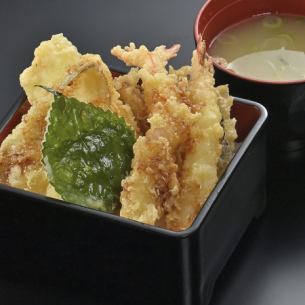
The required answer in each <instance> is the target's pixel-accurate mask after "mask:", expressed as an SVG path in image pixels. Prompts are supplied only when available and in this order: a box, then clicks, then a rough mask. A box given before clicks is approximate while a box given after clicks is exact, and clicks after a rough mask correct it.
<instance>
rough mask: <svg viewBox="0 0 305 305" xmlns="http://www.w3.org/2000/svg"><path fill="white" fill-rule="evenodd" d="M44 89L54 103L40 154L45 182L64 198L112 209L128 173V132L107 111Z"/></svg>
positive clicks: (130, 140)
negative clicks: (46, 178) (52, 98)
mask: <svg viewBox="0 0 305 305" xmlns="http://www.w3.org/2000/svg"><path fill="white" fill-rule="evenodd" d="M45 89H46V90H48V89H47V88H45ZM48 91H49V92H51V93H53V95H54V102H53V103H52V108H51V110H50V113H49V124H48V128H47V131H46V134H45V141H44V142H43V148H42V153H43V163H44V165H45V168H46V170H47V173H48V178H49V180H50V183H51V184H52V185H53V186H54V188H55V190H56V191H57V192H58V193H59V194H60V195H61V196H62V198H63V199H64V200H66V201H69V202H72V203H76V204H79V205H83V206H87V207H90V208H94V209H97V210H102V211H107V212H113V211H114V210H115V209H116V208H118V207H119V205H120V203H119V196H120V192H121V181H122V179H124V178H125V177H126V176H127V175H128V174H129V172H130V168H131V160H132V158H133V149H132V147H133V144H134V143H135V135H134V132H133V131H132V129H131V128H129V127H128V126H127V125H126V123H125V121H124V119H123V118H119V117H118V116H117V115H116V114H114V113H112V112H110V111H104V110H102V109H101V108H97V107H94V106H93V105H90V104H85V103H81V102H79V101H78V100H76V99H75V98H67V97H65V96H63V95H61V94H59V93H57V92H53V91H50V90H48Z"/></svg>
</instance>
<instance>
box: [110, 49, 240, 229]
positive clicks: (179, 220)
mask: <svg viewBox="0 0 305 305" xmlns="http://www.w3.org/2000/svg"><path fill="white" fill-rule="evenodd" d="M156 50H157V49H155V50H154V51H152V52H149V51H148V50H147V49H146V48H145V47H143V46H141V47H140V48H139V49H136V48H135V45H134V44H131V45H130V47H126V48H124V49H123V48H121V47H115V48H114V49H113V50H112V54H114V55H115V56H117V57H118V58H119V59H122V60H123V61H124V62H126V64H127V65H133V66H138V67H139V68H140V69H136V70H133V71H132V72H131V73H130V74H127V75H126V76H123V77H121V78H119V79H118V80H117V82H116V86H117V88H119V90H120V88H122V87H123V86H125V88H126V87H127V88H128V91H127V90H126V91H125V93H126V94H125V95H122V96H124V97H123V98H122V99H123V102H126V101H127V103H128V100H130V99H132V96H131V94H132V92H134V90H137V92H138V93H139V94H140V96H141V103H142V104H144V105H145V108H146V112H147V114H148V117H149V119H148V121H149V122H150V129H149V130H148V131H147V133H146V135H145V137H141V138H140V139H139V140H138V142H137V143H136V145H135V157H134V160H133V166H132V167H133V170H132V173H131V174H130V176H129V177H127V178H126V179H125V180H124V181H123V183H122V185H123V191H122V193H121V203H122V208H121V216H125V217H128V218H131V219H135V220H138V221H141V222H145V223H149V224H158V225H162V226H165V227H166V228H169V229H171V230H176V231H178V230H183V229H185V228H187V227H188V226H190V225H191V223H192V222H193V220H194V218H195V217H196V215H197V214H198V211H199V210H200V208H201V207H202V204H203V203H204V202H205V200H206V199H207V197H208V196H209V194H210V192H211V191H212V189H213V188H214V186H215V184H216V183H217V181H218V163H219V160H220V156H221V154H222V145H221V143H222V139H223V137H224V138H225V139H226V141H230V143H233V140H234V133H233V130H235V129H234V124H235V123H234V121H233V120H231V119H230V107H231V104H230V102H231V101H232V100H231V98H230V97H228V96H226V95H225V94H220V93H223V89H222V88H219V89H218V90H217V89H216V88H215V87H214V78H213V67H212V64H211V62H210V61H208V60H204V44H202V47H201V49H199V50H198V52H197V51H195V52H194V53H193V59H192V66H191V67H189V66H186V67H182V68H180V69H179V70H175V69H173V68H170V69H169V72H167V70H166V68H165V65H166V64H167V60H168V59H169V58H170V57H174V56H176V52H177V51H178V47H177V46H175V47H173V48H170V49H168V50H170V51H168V50H166V49H165V48H162V49H158V52H156ZM161 50H162V52H161V55H160V51H161ZM169 54H171V56H169ZM160 58H162V59H160ZM130 79H133V80H136V81H133V82H132V81H129V82H126V80H130ZM189 79H190V80H189ZM139 80H141V85H140V84H139ZM222 124H223V125H224V126H226V129H227V130H228V133H227V135H225V136H224V130H223V127H222ZM157 143H159V144H157ZM160 143H162V145H160ZM228 147H229V146H228ZM230 148H231V146H230Z"/></svg>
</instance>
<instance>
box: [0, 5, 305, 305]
mask: <svg viewBox="0 0 305 305" xmlns="http://www.w3.org/2000/svg"><path fill="white" fill-rule="evenodd" d="M253 1H254V0H253ZM202 4H203V1H199V0H192V1H186V0H175V1H174V0H168V1H161V0H154V1H148V0H146V1H144V0H143V1H136V0H129V1H123V0H112V1H105V0H104V1H101V0H100V1H98V0H89V1H79V0H78V1H70V0H69V1H67V0H66V1H59V0H55V1H33V0H31V1H16V0H11V1H7V0H4V1H3V0H2V1H1V2H0V39H1V40H0V120H1V119H3V118H4V117H5V115H6V114H7V113H8V111H9V109H10V108H11V107H12V105H13V104H14V102H15V101H16V99H17V98H18V97H19V95H20V92H21V89H20V86H19V82H18V76H19V74H20V73H21V72H22V70H23V69H24V68H25V67H27V66H28V65H30V62H31V60H32V58H33V50H34V48H35V47H36V46H37V45H38V44H39V43H40V42H41V41H42V40H47V39H49V38H50V36H51V35H52V34H55V33H60V32H63V33H64V35H65V36H66V37H68V38H69V39H70V40H71V41H72V42H73V43H74V44H75V45H76V46H77V47H78V49H79V51H80V52H83V53H86V52H89V53H99V54H101V55H102V57H103V59H104V61H105V62H106V63H107V64H108V65H110V67H111V68H114V69H118V70H122V71H124V69H125V67H124V66H122V65H121V63H120V62H118V61H116V60H115V59H114V58H112V57H111V55H110V49H111V47H113V46H114V45H116V44H121V45H125V44H128V43H129V42H130V41H133V42H135V43H137V44H145V45H147V46H149V47H155V46H157V45H160V44H166V45H171V44H173V43H180V44H181V45H182V49H181V51H180V53H179V56H178V57H177V58H176V59H175V60H173V61H172V64H173V65H175V66H180V65H184V64H188V63H189V61H190V58H191V51H192V50H193V48H194V47H195V43H194V38H193V24H194V19H195V16H196V13H197V11H198V10H199V8H200V7H201V5H202ZM304 160H305V157H304V156H303V155H302V153H301V154H300V155H299V156H296V157H295V158H293V159H289V160H288V159H286V160H285V161H283V159H282V157H280V156H279V155H274V156H273V157H272V159H271V161H272V165H271V163H269V168H268V170H269V175H268V202H267V209H266V212H265V213H264V215H263V217H262V218H261V219H260V220H258V221H256V222H254V223H252V224H251V225H250V227H249V229H248V231H247V232H246V234H245V236H244V238H243V239H242V241H241V242H240V244H239V246H238V248H237V249H236V251H235V252H234V254H233V256H232V258H231V260H230V261H229V263H228V265H227V266H226V267H225V269H224V270H223V273H222V274H221V276H220V278H219V281H218V282H217V285H216V289H215V291H214V295H213V299H212V305H286V304H287V305H304V304H305V190H304V183H305V179H304V172H305V171H304V169H305V167H304V165H305V164H304V163H305V162H304ZM0 247H1V245H0ZM0 304H1V305H48V304H52V305H53V304H54V305H70V304H73V305H77V304H86V305H91V304H99V303H98V300H97V299H96V298H95V297H94V295H90V294H89V293H86V291H80V290H78V291H72V290H71V291H70V290H64V289H63V288H61V287H52V286H45V285H43V283H41V282H40V281H39V279H38V280H37V281H36V282H33V281H27V280H26V279H24V278H22V277H19V276H18V274H12V275H11V276H10V277H9V278H8V277H6V276H4V275H2V274H1V270H0ZM103 305H106V304H103ZM122 305H123V304H122ZM143 305H145V304H143ZM160 305H164V304H160Z"/></svg>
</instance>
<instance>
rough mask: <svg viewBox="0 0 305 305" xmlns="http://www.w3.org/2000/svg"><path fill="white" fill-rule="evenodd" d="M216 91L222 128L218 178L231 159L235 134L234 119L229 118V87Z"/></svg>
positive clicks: (220, 87) (231, 102) (230, 99)
mask: <svg viewBox="0 0 305 305" xmlns="http://www.w3.org/2000/svg"><path fill="white" fill-rule="evenodd" d="M217 91H218V94H219V98H218V105H219V108H220V111H221V114H222V126H223V128H224V137H223V140H222V154H221V157H220V159H219V163H218V176H220V175H222V173H223V172H224V170H225V169H226V167H227V165H228V163H229V162H230V160H231V159H232V157H233V154H234V151H235V140H236V138H237V133H236V129H235V125H236V119H235V118H231V114H230V111H231V107H232V105H233V98H232V96H230V95H229V87H228V86H227V85H224V86H219V87H217Z"/></svg>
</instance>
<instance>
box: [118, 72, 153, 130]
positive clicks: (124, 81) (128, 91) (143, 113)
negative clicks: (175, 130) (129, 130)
mask: <svg viewBox="0 0 305 305" xmlns="http://www.w3.org/2000/svg"><path fill="white" fill-rule="evenodd" d="M140 84H141V79H140V76H139V73H138V69H134V68H133V69H131V70H130V72H129V73H128V74H126V75H122V76H119V77H117V78H115V79H114V86H115V88H116V90H117V91H118V92H119V94H120V97H121V100H122V101H124V103H125V104H127V105H129V106H130V108H131V110H132V112H133V115H134V117H135V118H136V121H137V124H138V127H139V132H140V133H141V134H142V135H144V134H145V133H146V131H147V130H148V128H149V124H148V121H147V118H148V110H147V109H146V105H145V101H144V96H143V90H142V88H141V85H140Z"/></svg>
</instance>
